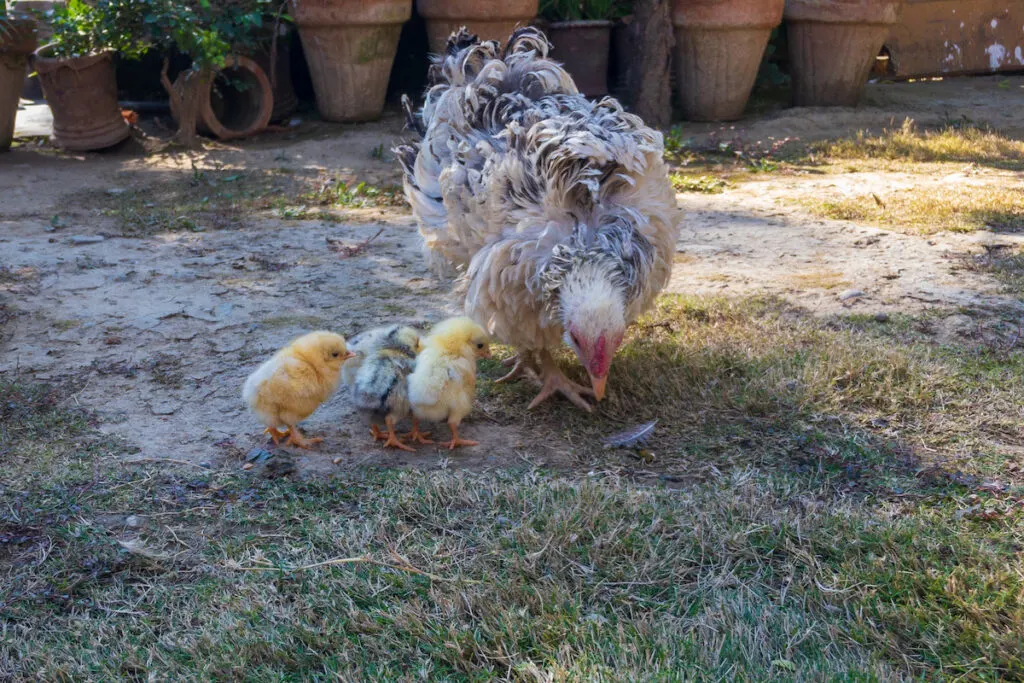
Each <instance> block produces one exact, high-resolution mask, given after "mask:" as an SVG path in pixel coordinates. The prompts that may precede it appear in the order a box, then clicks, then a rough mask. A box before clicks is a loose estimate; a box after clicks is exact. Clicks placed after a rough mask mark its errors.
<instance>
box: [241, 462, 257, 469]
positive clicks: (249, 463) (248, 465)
mask: <svg viewBox="0 0 1024 683" xmlns="http://www.w3.org/2000/svg"><path fill="white" fill-rule="evenodd" d="M253 467H255V465H253V464H252V463H251V462H247V463H245V464H244V465H242V469H243V470H251V469H252V468H253Z"/></svg>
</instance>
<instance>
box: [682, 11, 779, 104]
mask: <svg viewBox="0 0 1024 683" xmlns="http://www.w3.org/2000/svg"><path fill="white" fill-rule="evenodd" d="M784 4H785V0H674V2H673V5H672V25H673V27H674V29H675V39H676V47H675V55H674V56H675V70H676V76H677V78H676V83H677V91H678V93H677V94H678V99H679V104H680V107H681V108H682V112H683V117H684V118H686V119H689V120H691V121H732V120H735V119H738V118H740V117H741V116H743V110H744V109H745V108H746V106H747V101H748V100H749V99H750V93H751V91H752V90H753V89H754V83H755V81H756V80H757V72H758V69H759V68H760V66H761V59H762V57H763V56H764V51H765V48H766V47H767V46H768V39H769V38H770V37H771V32H772V29H773V28H775V27H776V26H778V25H779V24H780V23H781V22H782V12H783V8H784Z"/></svg>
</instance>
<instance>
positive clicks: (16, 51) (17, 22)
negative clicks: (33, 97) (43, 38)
mask: <svg viewBox="0 0 1024 683" xmlns="http://www.w3.org/2000/svg"><path fill="white" fill-rule="evenodd" d="M35 49H36V22H35V21H33V20H32V19H28V18H7V19H0V152H6V151H7V150H9V149H10V148H11V141H12V140H14V119H15V118H16V117H17V116H18V98H19V96H20V94H21V86H22V84H23V83H24V82H25V71H26V68H27V67H28V57H29V55H31V54H32V52H33V51H34V50H35Z"/></svg>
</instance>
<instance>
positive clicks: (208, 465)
mask: <svg viewBox="0 0 1024 683" xmlns="http://www.w3.org/2000/svg"><path fill="white" fill-rule="evenodd" d="M199 466H200V467H202V468H204V469H207V470H209V469H213V463H211V462H210V461H209V460H203V461H202V462H201V463H199Z"/></svg>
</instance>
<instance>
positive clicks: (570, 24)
mask: <svg viewBox="0 0 1024 683" xmlns="http://www.w3.org/2000/svg"><path fill="white" fill-rule="evenodd" d="M611 25H612V21H611V20H610V19H574V20H572V21H550V22H548V24H547V27H548V28H604V27H605V26H609V27H610V26H611Z"/></svg>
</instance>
